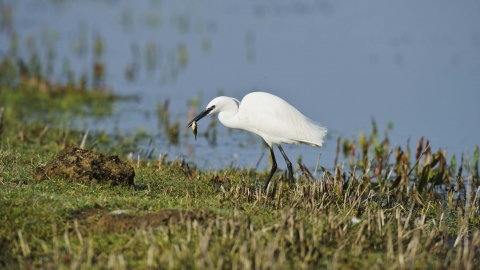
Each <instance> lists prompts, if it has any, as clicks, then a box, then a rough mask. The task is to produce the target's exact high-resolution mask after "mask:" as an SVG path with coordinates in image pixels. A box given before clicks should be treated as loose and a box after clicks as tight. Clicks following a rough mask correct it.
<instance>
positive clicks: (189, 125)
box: [186, 106, 215, 128]
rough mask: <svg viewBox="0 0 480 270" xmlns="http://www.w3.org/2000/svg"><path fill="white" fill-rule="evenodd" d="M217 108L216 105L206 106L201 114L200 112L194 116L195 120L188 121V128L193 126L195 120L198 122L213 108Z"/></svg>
mask: <svg viewBox="0 0 480 270" xmlns="http://www.w3.org/2000/svg"><path fill="white" fill-rule="evenodd" d="M213 109H215V106H212V107H210V108H206V109H205V110H203V111H202V112H201V113H200V114H198V115H197V116H195V118H193V120H192V121H191V122H190V123H188V125H187V126H186V128H189V127H191V126H192V124H193V122H196V121H198V120H200V119H202V118H203V117H205V116H207V115H208V114H209V113H210V111H211V110H213Z"/></svg>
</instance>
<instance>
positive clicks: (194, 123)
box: [192, 121, 197, 140]
mask: <svg viewBox="0 0 480 270" xmlns="http://www.w3.org/2000/svg"><path fill="white" fill-rule="evenodd" d="M192 132H193V135H195V140H197V121H193V122H192Z"/></svg>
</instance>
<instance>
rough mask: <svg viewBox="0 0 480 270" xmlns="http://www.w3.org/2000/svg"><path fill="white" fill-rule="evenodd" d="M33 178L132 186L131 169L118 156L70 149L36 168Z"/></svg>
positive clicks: (132, 176) (133, 172) (133, 173)
mask: <svg viewBox="0 0 480 270" xmlns="http://www.w3.org/2000/svg"><path fill="white" fill-rule="evenodd" d="M34 176H35V178H36V179H37V180H46V179H50V178H56V177H65V178H67V179H69V180H70V181H75V182H95V183H107V184H111V185H133V178H134V177H135V171H134V170H133V167H132V166H131V165H130V164H128V163H126V162H123V161H121V160H120V158H119V157H118V156H107V155H104V154H102V153H98V152H95V151H91V150H83V149H79V148H72V149H71V150H70V151H69V152H67V153H65V154H63V155H62V156H59V157H56V158H54V159H53V160H51V161H50V162H49V163H48V164H47V165H45V166H42V167H38V168H37V169H36V170H35V173H34Z"/></svg>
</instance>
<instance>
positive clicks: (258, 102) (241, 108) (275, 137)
mask: <svg viewBox="0 0 480 270" xmlns="http://www.w3.org/2000/svg"><path fill="white" fill-rule="evenodd" d="M215 113H218V119H219V120H220V122H222V124H223V125H225V126H227V127H229V128H236V129H243V130H246V131H250V132H252V133H255V134H257V135H258V136H260V137H262V138H263V139H264V140H265V142H266V143H267V144H268V147H269V148H270V155H271V157H272V168H271V170H270V174H269V176H268V179H267V182H266V184H265V187H264V190H266V189H267V187H268V185H269V183H270V180H271V179H272V176H273V174H274V173H275V171H276V169H277V162H276V160H275V155H274V154H273V145H276V146H277V147H278V149H279V150H280V152H281V153H282V155H283V157H284V158H285V162H286V163H287V167H288V173H289V178H290V181H292V184H294V180H293V171H292V163H291V162H290V160H288V158H287V155H286V154H285V152H284V151H283V149H282V146H281V144H282V143H287V144H299V143H304V144H308V145H310V146H313V147H320V146H322V143H323V137H325V135H326V134H327V129H326V128H325V127H322V126H320V125H318V124H317V123H315V122H313V121H312V120H310V119H309V118H308V117H306V116H304V115H303V114H302V113H300V112H299V111H298V110H297V109H295V108H294V107H293V106H292V105H290V104H288V103H287V102H286V101H285V100H283V99H281V98H279V97H277V96H275V95H272V94H269V93H264V92H253V93H250V94H248V95H246V96H245V97H244V98H243V99H242V102H240V101H238V100H237V99H235V98H231V97H225V96H220V97H216V98H214V99H213V100H212V101H210V103H208V105H207V108H206V109H205V110H203V111H202V112H201V113H200V114H199V115H197V116H196V117H195V118H194V119H193V120H192V121H191V122H190V123H188V125H187V128H189V127H190V126H192V124H194V123H196V122H197V121H198V120H200V119H202V118H203V117H205V116H207V115H209V114H215Z"/></svg>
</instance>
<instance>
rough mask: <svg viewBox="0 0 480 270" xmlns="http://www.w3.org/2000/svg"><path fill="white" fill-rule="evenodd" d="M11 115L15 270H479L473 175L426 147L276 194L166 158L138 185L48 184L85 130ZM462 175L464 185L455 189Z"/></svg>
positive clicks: (9, 187) (2, 249) (240, 176)
mask: <svg viewBox="0 0 480 270" xmlns="http://www.w3.org/2000/svg"><path fill="white" fill-rule="evenodd" d="M5 106H7V107H6V109H4V112H5V113H4V116H3V120H2V123H3V127H2V133H1V134H0V136H1V143H0V198H1V199H0V218H1V220H2V222H0V266H1V267H2V268H8V269H15V268H21V269H24V268H28V269H30V268H46V269H57V268H73V269H78V268H83V269H85V268H99V269H100V268H107V267H108V268H113V269H123V268H125V269H127V268H141V269H145V268H152V269H167V268H168V269H171V268H173V269H185V268H197V269H214V268H215V269H252V268H257V269H264V268H267V269H284V268H288V269H292V268H298V269H300V268H302V269H308V268H340V269H355V268H356V269H365V268H369V269H372V268H378V269H385V268H388V269H399V268H409V269H410V268H422V269H424V268H435V269H438V268H440V269H441V268H445V269H446V268H449V269H451V268H454V269H476V268H478V267H479V266H480V260H479V259H478V258H480V256H479V255H480V247H479V246H480V234H479V232H480V231H479V228H480V221H479V218H478V215H479V202H478V201H479V198H477V195H478V193H477V192H476V191H477V190H476V187H477V185H476V184H475V177H473V176H474V174H475V172H474V169H472V170H471V171H470V173H469V172H468V171H466V170H464V171H463V172H462V171H461V170H460V172H457V171H454V172H452V171H449V169H448V168H450V167H451V164H447V163H446V160H445V158H443V159H442V158H441V157H442V156H441V155H439V154H438V153H437V154H433V155H432V154H430V156H428V151H427V150H428V148H426V147H423V146H422V149H420V150H419V152H420V153H418V155H419V158H421V159H422V162H417V163H409V162H406V161H405V160H404V161H402V157H403V156H402V155H401V154H400V153H397V154H396V157H397V158H396V161H394V162H392V163H393V164H391V165H389V164H387V163H385V164H384V163H382V162H381V161H376V163H375V160H377V158H378V156H377V155H390V154H392V153H388V151H383V152H382V151H381V149H380V148H378V149H379V150H377V151H376V152H375V151H374V152H375V153H376V154H372V151H371V150H368V148H367V152H369V153H370V158H371V161H368V159H363V161H362V162H363V163H364V165H362V166H359V167H358V168H359V169H354V168H355V165H356V164H353V165H354V166H352V167H350V168H352V169H349V168H347V167H348V166H345V167H343V166H340V165H339V166H337V168H336V169H335V170H334V171H328V170H324V172H323V174H320V176H317V177H313V176H312V175H311V174H309V172H308V169H306V168H301V170H302V171H303V174H301V175H303V176H302V178H301V179H299V180H298V184H297V185H295V186H293V187H291V186H289V184H288V183H286V181H283V180H284V178H283V176H282V175H281V174H277V175H276V177H275V180H274V183H275V185H273V186H271V187H270V189H269V191H268V193H267V194H265V193H262V192H261V187H262V184H263V181H262V179H264V178H265V177H266V174H265V173H264V172H254V171H251V170H249V171H238V170H234V169H225V170H223V171H213V172H205V171H198V170H195V169H191V167H193V166H187V164H186V163H185V162H183V161H182V160H176V161H169V160H166V159H161V160H143V161H141V162H137V161H135V162H132V163H131V164H132V166H134V168H135V173H136V176H135V185H134V186H131V187H126V186H109V185H98V184H93V183H88V182H75V181H74V180H73V179H65V178H56V179H49V180H42V181H37V180H35V178H34V177H33V175H32V172H33V171H34V170H35V168H36V167H38V166H42V165H45V164H46V163H47V162H48V161H49V160H51V159H52V158H54V157H55V156H58V155H59V153H60V152H61V151H63V150H64V149H66V148H70V147H75V146H79V145H80V144H81V141H82V137H83V136H84V134H85V133H84V132H81V131H76V130H66V129H64V128H61V127H59V126H58V125H57V126H54V125H51V126H48V124H46V123H42V122H41V121H36V122H33V123H32V122H31V121H30V122H29V121H26V122H25V121H22V120H20V118H18V117H19V116H18V114H15V113H14V109H13V108H12V107H11V106H9V105H5ZM90 136H92V137H91V140H90V141H95V142H96V143H95V144H94V145H87V147H94V148H95V149H97V150H98V149H101V151H102V152H105V153H109V154H119V155H120V156H121V157H124V156H125V154H124V153H123V152H122V150H120V147H119V144H122V140H121V139H118V138H110V137H109V135H107V134H104V133H92V134H91V135H90ZM132 141H134V140H133V139H131V138H125V139H124V140H123V142H132ZM344 144H345V145H347V146H344V149H345V148H347V150H351V147H352V146H351V144H350V146H348V144H349V143H348V142H347V143H345V142H344ZM339 145H340V140H339ZM372 145H373V143H372ZM378 145H381V144H380V143H378ZM363 147H364V146H363ZM367 147H368V146H367ZM345 152H346V153H347V156H348V151H345ZM426 157H428V158H429V160H427V158H426ZM424 158H425V159H424ZM190 165H193V164H190ZM460 167H461V168H462V167H466V166H460ZM452 173H453V175H452ZM457 174H458V175H460V177H459V178H458V177H457V181H452V182H448V181H449V179H450V178H455V175H457ZM463 174H469V175H470V174H472V178H468V177H465V179H463V178H462V177H461V176H462V175H463ZM317 175H318V174H317ZM439 179H440V180H439ZM422 181H423V182H422ZM435 181H439V182H438V183H437V182H435Z"/></svg>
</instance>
